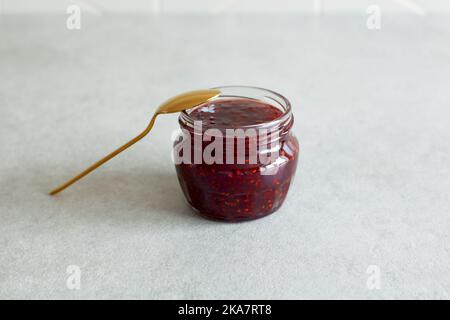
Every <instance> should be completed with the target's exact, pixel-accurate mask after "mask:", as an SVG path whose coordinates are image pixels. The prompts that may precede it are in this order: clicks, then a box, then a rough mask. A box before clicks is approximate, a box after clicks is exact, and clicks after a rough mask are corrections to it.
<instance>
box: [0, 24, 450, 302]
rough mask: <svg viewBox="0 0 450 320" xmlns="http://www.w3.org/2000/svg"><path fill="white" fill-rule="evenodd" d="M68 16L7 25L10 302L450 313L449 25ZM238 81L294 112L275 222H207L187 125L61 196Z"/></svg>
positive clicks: (1, 253)
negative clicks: (157, 301)
mask: <svg viewBox="0 0 450 320" xmlns="http://www.w3.org/2000/svg"><path fill="white" fill-rule="evenodd" d="M65 18H66V17H65V16H21V17H16V16H0V39H1V41H0V74H1V77H0V148H1V161H0V184H1V185H0V186H1V189H0V297H1V298H63V299H78V298H219V299H222V298H250V299H252V298H289V299H291V298H363V299H372V298H449V296H450V269H449V266H450V257H449V256H450V245H449V244H450V241H449V240H450V236H449V231H450V218H449V215H450V203H449V202H450V201H449V199H450V128H449V127H450V126H449V124H450V109H449V96H450V95H449V92H450V90H449V85H450V81H449V80H450V79H449V75H450V46H449V44H450V41H449V40H450V22H449V20H448V17H446V16H428V17H418V16H386V17H384V16H383V20H382V29H381V30H380V31H370V30H368V29H367V28H366V27H365V20H366V16H365V15H361V16H356V15H355V16H330V17H322V18H314V17H304V16H295V15H292V16H289V15H286V16H273V17H271V16H251V17H245V16H215V17H205V16H191V17H182V16H179V17H176V16H172V17H158V18H153V17H145V16H135V17H131V16H129V17H126V16H100V17H94V16H83V17H82V18H83V20H82V29H81V30H79V31H69V30H67V29H66V28H65ZM225 84H247V85H256V86H262V87H267V88H271V89H273V90H276V91H279V92H281V93H283V94H285V95H286V96H287V97H289V98H290V100H291V101H292V103H293V106H294V113H295V117H296V125H295V128H294V129H293V130H294V131H295V132H296V134H297V136H298V137H299V140H300V143H301V157H300V163H299V170H298V174H297V176H296V180H295V182H294V184H293V186H292V189H291V190H290V193H289V195H288V199H287V201H286V203H285V205H284V206H283V208H282V209H281V210H279V212H277V213H276V214H273V215H272V216H269V217H267V218H264V219H261V220H257V221H253V222H247V223H239V224H227V223H218V222H212V221H208V220H204V219H202V218H200V217H198V216H197V215H196V214H195V213H193V212H192V211H191V210H190V209H189V208H188V207H187V205H186V204H185V202H184V199H183V196H182V193H181V190H180V188H179V186H178V182H177V180H176V177H175V172H174V169H173V167H172V163H171V161H170V134H171V132H172V131H173V130H174V129H175V128H176V127H177V122H176V116H175V115H172V116H165V117H161V118H160V119H159V120H158V123H157V124H156V126H155V128H154V131H153V132H152V133H151V134H150V135H149V136H148V138H147V139H145V141H142V142H141V143H139V144H138V145H136V146H135V147H133V148H132V149H130V150H129V151H128V152H126V153H124V154H122V155H120V156H119V157H118V158H116V159H114V160H113V161H111V162H109V163H108V164H107V165H105V166H104V167H103V168H102V169H100V170H99V171H97V172H95V173H94V174H92V175H91V176H89V177H87V178H86V179H84V180H83V181H81V182H80V183H78V184H76V185H74V186H73V187H72V188H70V189H68V190H67V191H66V192H64V193H62V194H60V195H59V196H57V197H54V198H52V197H49V196H48V195H47V194H46V192H47V191H48V190H49V189H50V188H52V187H54V186H55V185H57V184H58V183H60V182H62V181H64V180H65V179H66V178H68V177H70V176H71V175H73V174H75V173H77V172H79V171H80V170H81V169H83V168H84V167H85V166H86V165H88V164H90V163H92V162H93V161H95V160H97V159H98V158H99V157H101V156H102V155H104V154H105V153H106V152H108V151H111V150H112V149H114V148H115V147H117V146H118V145H119V144H121V143H123V142H125V141H126V140H127V139H128V138H130V137H132V136H133V135H134V134H136V133H138V132H140V130H141V129H143V128H144V127H145V126H146V124H147V121H148V120H149V117H150V115H151V114H152V112H153V111H154V110H155V108H156V106H157V105H158V103H159V102H161V101H162V100H164V99H165V98H167V97H169V96H171V95H173V94H176V93H178V92H182V91H185V90H190V89H194V88H204V87H211V86H216V85H225ZM69 265H77V266H79V267H80V268H81V272H82V277H81V289H80V290H69V289H68V288H67V287H66V279H67V276H68V275H67V274H66V268H67V266H69ZM371 265H375V266H378V267H379V268H380V284H381V287H380V289H379V290H369V289H368V287H367V284H366V283H367V279H368V277H369V276H370V275H369V274H368V273H367V270H368V267H369V266H371Z"/></svg>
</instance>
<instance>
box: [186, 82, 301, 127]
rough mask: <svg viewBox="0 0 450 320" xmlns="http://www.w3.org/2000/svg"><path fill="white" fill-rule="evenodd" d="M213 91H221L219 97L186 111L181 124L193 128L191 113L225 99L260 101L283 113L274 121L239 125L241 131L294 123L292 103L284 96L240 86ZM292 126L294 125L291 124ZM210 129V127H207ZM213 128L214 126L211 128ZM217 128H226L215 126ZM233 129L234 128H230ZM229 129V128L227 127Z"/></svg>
mask: <svg viewBox="0 0 450 320" xmlns="http://www.w3.org/2000/svg"><path fill="white" fill-rule="evenodd" d="M211 89H217V90H220V91H221V93H220V94H219V95H218V96H217V97H214V98H212V99H211V100H208V101H207V102H205V103H203V104H200V105H197V106H195V107H194V108H191V109H188V110H184V111H182V112H181V114H180V117H179V121H180V123H183V124H185V125H187V126H193V125H194V119H193V118H192V117H191V116H190V112H191V111H192V110H194V109H195V108H198V107H199V106H202V105H205V104H209V103H211V102H214V101H219V100H225V99H233V98H236V99H250V100H255V101H260V102H263V103H265V104H269V105H271V106H273V107H275V108H277V109H279V110H280V111H281V112H282V113H281V114H280V115H279V116H278V117H276V118H275V119H272V120H270V121H267V122H264V123H257V124H249V125H239V128H241V129H251V128H255V129H256V128H273V127H279V126H281V125H283V124H288V123H289V122H292V110H291V103H290V102H289V100H288V99H287V98H285V97H284V96H283V95H281V94H279V93H277V92H275V91H272V90H269V89H265V88H260V87H253V86H238V85H229V86H221V87H214V88H211ZM291 125H292V124H291ZM206 127H208V126H206ZM209 127H212V126H209ZM214 127H215V128H219V129H222V128H225V126H223V125H222V126H217V125H215V126H214ZM229 127H230V128H232V127H233V126H229ZM227 128H228V126H227Z"/></svg>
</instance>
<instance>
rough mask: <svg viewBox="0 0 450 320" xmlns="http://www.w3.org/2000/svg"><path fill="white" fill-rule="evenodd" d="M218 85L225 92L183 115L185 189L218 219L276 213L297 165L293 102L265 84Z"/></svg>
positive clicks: (180, 158) (180, 171)
mask: <svg viewBox="0 0 450 320" xmlns="http://www.w3.org/2000/svg"><path fill="white" fill-rule="evenodd" d="M215 89H219V90H220V91H221V94H220V96H218V97H216V98H214V99H213V100H210V101H208V102H206V103H204V104H202V105H200V106H197V107H195V108H193V109H190V110H186V111H183V112H182V113H181V114H180V116H179V124H180V128H181V132H180V133H179V134H178V136H177V138H176V139H175V143H174V160H175V167H176V172H177V176H178V180H179V182H180V185H181V188H182V190H183V193H184V195H185V197H186V199H187V201H188V202H189V204H190V205H191V207H192V208H193V209H194V210H196V211H197V212H199V213H200V214H201V215H203V216H206V217H209V218H213V219H220V220H226V221H243V220H251V219H256V218H260V217H263V216H266V215H268V214H270V213H273V212H275V211H276V210H277V209H278V208H279V207H280V206H281V205H282V204H283V202H284V200H285V198H286V195H287V192H288V190H289V186H290V184H291V182H292V179H293V177H294V175H295V171H296V167H297V158H298V152H299V146H298V141H297V139H296V138H295V136H294V135H293V133H292V132H291V128H292V125H293V121H294V119H293V115H292V111H291V105H290V103H289V101H288V100H287V99H286V98H285V97H283V96H282V95H280V94H278V93H276V92H273V91H270V90H266V89H262V88H256V87H246V86H226V87H218V88H215ZM213 143H214V145H213ZM212 145H213V147H211V146H212ZM255 145H256V147H255Z"/></svg>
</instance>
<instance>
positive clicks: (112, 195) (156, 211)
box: [40, 168, 202, 223]
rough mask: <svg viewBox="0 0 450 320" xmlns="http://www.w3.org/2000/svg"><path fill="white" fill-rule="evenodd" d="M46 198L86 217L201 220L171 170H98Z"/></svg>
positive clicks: (139, 219) (66, 209)
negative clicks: (68, 187) (96, 172)
mask: <svg viewBox="0 0 450 320" xmlns="http://www.w3.org/2000/svg"><path fill="white" fill-rule="evenodd" d="M52 176H53V179H54V178H55V175H54V174H52ZM40 185H41V186H42V180H41V183H40ZM46 188H48V185H47V186H46ZM46 191H47V190H46ZM49 200H50V201H52V200H53V201H55V202H56V203H57V205H58V207H59V209H61V210H65V211H66V212H70V215H72V214H76V215H77V217H81V218H86V219H89V220H103V219H105V218H106V219H108V220H109V219H111V218H112V219H114V220H123V221H127V222H128V223H129V222H130V221H131V220H134V221H148V220H152V222H163V221H167V220H173V219H185V220H184V222H187V221H191V222H194V223H199V222H200V221H201V220H202V218H201V217H199V216H198V215H197V214H196V213H195V212H194V211H193V210H192V209H191V208H190V207H189V205H188V204H187V202H186V201H185V198H184V195H183V193H182V191H181V188H180V186H179V184H178V180H177V177H176V173H175V172H170V171H155V170H154V169H149V168H145V169H144V168H138V169H135V170H130V171H109V170H108V171H107V172H105V171H103V172H99V174H93V175H91V176H90V177H88V178H86V179H84V181H80V183H78V184H77V185H74V186H73V187H71V188H70V189H67V190H65V191H64V192H62V193H61V194H58V195H56V196H52V197H50V196H49Z"/></svg>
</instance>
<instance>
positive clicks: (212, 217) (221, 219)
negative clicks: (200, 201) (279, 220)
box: [189, 204, 278, 223]
mask: <svg viewBox="0 0 450 320" xmlns="http://www.w3.org/2000/svg"><path fill="white" fill-rule="evenodd" d="M189 207H190V208H191V209H192V210H193V211H194V212H195V213H196V214H197V215H199V216H200V217H202V218H204V219H207V220H210V221H215V222H225V223H239V222H247V221H252V220H258V219H261V218H264V217H267V216H270V215H271V214H273V213H275V212H276V211H278V208H276V209H274V210H272V211H269V212H267V213H262V214H259V215H252V216H239V217H236V216H234V217H225V216H218V215H215V214H208V213H205V212H202V211H200V210H198V209H196V208H195V207H193V206H192V205H191V204H189Z"/></svg>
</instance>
